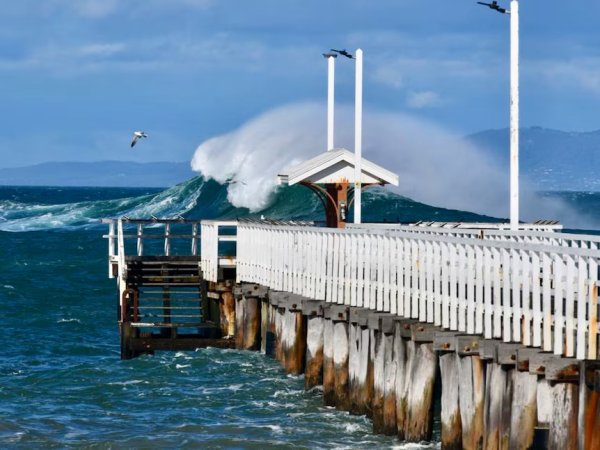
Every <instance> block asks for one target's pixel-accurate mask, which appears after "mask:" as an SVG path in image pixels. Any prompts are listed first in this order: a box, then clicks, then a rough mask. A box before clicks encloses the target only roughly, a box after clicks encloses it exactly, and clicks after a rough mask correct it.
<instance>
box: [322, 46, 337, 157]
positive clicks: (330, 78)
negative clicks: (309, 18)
mask: <svg viewBox="0 0 600 450" xmlns="http://www.w3.org/2000/svg"><path fill="white" fill-rule="evenodd" d="M323 57H324V58H325V59H327V151H330V150H333V148H334V145H333V127H334V124H333V118H334V109H335V104H334V101H335V98H334V95H335V93H334V88H335V58H337V53H335V52H327V53H323Z"/></svg>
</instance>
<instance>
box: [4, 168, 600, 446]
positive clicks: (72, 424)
mask: <svg viewBox="0 0 600 450" xmlns="http://www.w3.org/2000/svg"><path fill="white" fill-rule="evenodd" d="M553 195H561V194H553ZM564 195H568V196H571V197H569V198H571V200H570V201H572V202H573V203H574V204H577V205H578V209H580V210H583V211H589V210H590V205H596V206H595V207H592V209H593V208H595V211H600V208H598V207H597V206H598V205H600V194H597V193H579V194H577V195H574V194H570V193H569V194H564ZM573 199H574V200H573ZM364 210H365V213H364V216H365V219H366V220H370V221H375V220H377V221H403V222H409V221H416V220H443V221H451V220H490V218H486V217H483V216H478V215H476V214H472V213H467V212H461V211H454V210H447V209H441V208H434V207H431V206H427V205H424V204H421V203H417V202H413V201H411V200H409V199H406V198H403V197H400V196H398V195H395V194H391V193H389V192H388V191H385V190H373V191H371V192H368V191H367V192H365V195H364ZM152 214H153V215H155V216H157V217H177V216H178V215H182V216H184V217H190V218H236V217H247V216H249V215H252V214H256V215H265V216H267V217H271V218H288V219H291V218H293V219H320V215H321V212H320V204H319V203H318V201H317V200H316V199H314V198H313V197H311V194H310V193H308V191H307V190H304V189H303V188H285V189H281V190H279V191H277V192H276V193H274V194H273V196H272V199H271V202H270V206H269V207H267V208H266V209H264V210H263V211H257V212H254V213H250V211H248V210H247V209H244V208H236V207H234V206H232V205H231V204H230V203H229V202H228V201H227V186H222V185H220V184H218V183H216V182H214V181H205V180H203V179H202V178H201V177H197V178H194V179H192V180H190V181H188V182H186V183H182V184H180V185H177V186H175V187H172V188H169V189H166V190H161V189H143V188H135V189H124V188H118V189H117V188H57V187H48V188H43V187H0V256H1V258H0V274H1V275H0V277H1V278H0V304H1V305H2V309H3V311H4V320H3V324H2V326H1V327H0V342H2V347H1V348H2V350H0V356H1V357H0V380H1V382H0V447H1V448H28V449H29V448H42V447H43V448H71V447H77V448H79V447H85V448H101V449H104V448H106V449H108V448H228V449H237V448H266V447H269V448H437V447H438V446H439V444H438V443H435V442H434V443H432V444H402V443H400V442H398V441H396V440H395V439H394V438H393V437H385V436H376V435H373V434H372V433H371V424H370V421H369V420H368V419H366V418H364V417H361V416H352V415H349V414H348V413H345V412H339V411H336V410H334V409H331V408H326V407H324V406H322V397H321V394H320V392H319V391H318V390H315V391H311V392H305V391H304V389H303V380H302V378H301V377H290V376H286V375H285V374H284V373H283V371H282V370H281V369H280V367H279V364H278V363H277V362H276V361H275V360H272V359H270V358H267V357H264V356H262V355H260V354H258V353H251V352H239V351H235V350H217V349H203V350H198V351H196V352H177V353H175V352H172V353H160V352H159V353H157V354H156V355H153V356H149V355H146V356H142V357H140V358H136V359H133V360H129V361H121V360H120V359H119V338H118V329H117V323H116V289H115V283H114V280H110V279H108V278H107V264H106V256H107V243H106V241H105V240H104V239H102V234H104V233H105V232H106V229H105V227H104V226H103V225H101V224H99V222H98V219H100V218H103V217H119V216H122V215H127V216H129V217H131V218H137V217H149V216H150V215H152Z"/></svg>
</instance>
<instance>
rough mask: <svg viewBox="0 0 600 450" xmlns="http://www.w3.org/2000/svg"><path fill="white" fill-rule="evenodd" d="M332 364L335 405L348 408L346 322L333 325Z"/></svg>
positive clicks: (345, 409) (344, 408)
mask: <svg viewBox="0 0 600 450" xmlns="http://www.w3.org/2000/svg"><path fill="white" fill-rule="evenodd" d="M333 365H334V371H335V388H334V389H335V406H336V408H337V409H340V410H342V411H349V410H350V398H349V395H348V322H346V321H339V322H335V323H334V325H333Z"/></svg>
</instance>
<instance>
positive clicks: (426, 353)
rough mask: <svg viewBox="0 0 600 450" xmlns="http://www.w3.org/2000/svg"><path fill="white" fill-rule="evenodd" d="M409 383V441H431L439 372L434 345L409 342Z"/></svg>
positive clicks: (407, 437)
mask: <svg viewBox="0 0 600 450" xmlns="http://www.w3.org/2000/svg"><path fill="white" fill-rule="evenodd" d="M408 348H409V350H408V355H409V363H408V366H409V370H410V372H408V373H409V374H410V375H409V377H410V378H409V380H408V383H407V388H408V389H407V390H408V395H407V408H406V409H407V419H408V420H407V423H406V428H405V431H404V433H405V438H406V440H407V441H411V442H420V441H429V440H431V434H432V432H433V407H432V401H433V389H434V386H435V375H436V371H437V355H436V354H435V352H434V351H433V344H431V343H421V342H415V341H409V343H408Z"/></svg>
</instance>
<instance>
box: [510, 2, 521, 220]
mask: <svg viewBox="0 0 600 450" xmlns="http://www.w3.org/2000/svg"><path fill="white" fill-rule="evenodd" d="M510 229H511V230H518V229H519V2H518V0H512V1H511V2H510Z"/></svg>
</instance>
